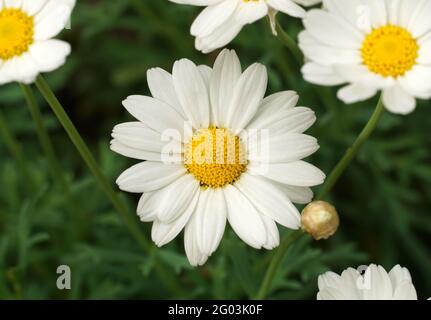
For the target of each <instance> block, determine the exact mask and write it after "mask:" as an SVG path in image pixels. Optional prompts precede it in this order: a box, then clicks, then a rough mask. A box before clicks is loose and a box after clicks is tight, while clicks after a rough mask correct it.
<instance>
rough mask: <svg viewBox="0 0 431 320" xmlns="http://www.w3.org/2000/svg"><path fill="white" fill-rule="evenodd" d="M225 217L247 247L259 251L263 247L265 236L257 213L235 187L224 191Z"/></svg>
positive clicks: (229, 186) (228, 187) (229, 187)
mask: <svg viewBox="0 0 431 320" xmlns="http://www.w3.org/2000/svg"><path fill="white" fill-rule="evenodd" d="M223 192H224V196H225V199H226V205H227V217H228V220H229V223H230V225H231V227H232V229H233V230H234V231H235V233H236V234H237V235H238V237H240V238H241V239H242V241H244V242H245V243H247V244H248V245H249V246H251V247H253V248H256V249H260V248H262V246H263V245H265V243H266V240H267V234H266V229H265V225H264V223H263V221H262V219H261V217H260V214H259V212H257V210H256V208H255V207H254V206H253V205H252V204H251V203H250V201H249V200H248V199H247V198H246V197H245V196H244V195H243V194H242V193H241V192H240V191H239V190H238V189H236V188H235V187H233V186H231V185H227V186H226V187H225V188H224V189H223Z"/></svg>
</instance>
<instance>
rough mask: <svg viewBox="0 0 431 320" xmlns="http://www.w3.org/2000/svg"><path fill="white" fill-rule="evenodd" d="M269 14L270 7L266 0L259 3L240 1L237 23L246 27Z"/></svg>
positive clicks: (258, 0) (258, 1)
mask: <svg viewBox="0 0 431 320" xmlns="http://www.w3.org/2000/svg"><path fill="white" fill-rule="evenodd" d="M267 14H268V5H267V4H266V2H265V0H257V1H248V2H244V1H240V3H239V6H238V8H237V9H236V13H235V15H236V21H238V22H239V23H240V24H242V25H245V24H249V23H253V22H255V21H257V20H259V19H261V18H263V17H264V16H266V15H267Z"/></svg>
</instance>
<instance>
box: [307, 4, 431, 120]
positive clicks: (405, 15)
mask: <svg viewBox="0 0 431 320" xmlns="http://www.w3.org/2000/svg"><path fill="white" fill-rule="evenodd" d="M323 2H324V8H325V9H316V10H311V11H309V12H308V14H307V16H306V18H305V19H304V25H305V31H303V32H302V33H301V34H300V36H299V45H300V47H301V49H302V50H303V52H304V54H305V56H306V57H307V58H308V59H309V60H310V61H309V62H308V63H307V64H306V65H305V66H304V67H303V69H302V72H303V75H304V78H305V79H306V80H308V81H309V82H312V83H315V84H320V85H329V86H332V85H341V84H345V83H347V85H346V86H344V87H343V88H341V89H340V90H339V91H338V97H339V98H340V99H341V100H343V101H344V102H345V103H354V102H358V101H363V100H366V99H369V98H371V97H373V96H374V95H375V94H376V93H377V92H378V91H383V102H384V104H385V106H386V108H387V109H388V110H389V111H391V112H393V113H398V114H408V113H410V112H412V111H413V110H414V109H415V107H416V99H415V98H421V99H429V98H430V97H431V19H430V16H431V1H429V0H386V1H375V0H354V1H353V0H352V1H345V0H324V1H323Z"/></svg>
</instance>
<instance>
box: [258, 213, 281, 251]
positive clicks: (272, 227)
mask: <svg viewBox="0 0 431 320" xmlns="http://www.w3.org/2000/svg"><path fill="white" fill-rule="evenodd" d="M260 217H261V219H262V221H263V224H264V225H265V229H266V242H265V244H264V245H263V247H264V248H265V249H267V250H272V249H274V248H276V247H278V246H279V245H280V233H279V232H278V228H277V224H276V223H275V222H274V220H272V219H271V218H268V217H267V216H265V215H261V216H260Z"/></svg>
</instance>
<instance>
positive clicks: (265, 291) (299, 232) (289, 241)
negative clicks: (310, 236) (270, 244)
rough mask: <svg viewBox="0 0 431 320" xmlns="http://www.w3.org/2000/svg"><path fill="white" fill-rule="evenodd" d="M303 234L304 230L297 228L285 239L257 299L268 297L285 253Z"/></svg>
mask: <svg viewBox="0 0 431 320" xmlns="http://www.w3.org/2000/svg"><path fill="white" fill-rule="evenodd" d="M302 235H304V232H303V231H302V230H296V231H294V232H292V233H290V234H289V235H288V236H287V237H285V238H284V239H283V241H282V242H281V244H280V246H279V247H278V249H277V251H276V252H275V253H274V255H273V257H272V259H271V262H270V264H269V267H268V269H267V271H266V273H265V277H264V278H263V282H262V284H261V286H260V289H259V292H258V294H257V295H256V298H255V299H256V300H262V299H265V298H266V296H267V295H268V292H269V290H270V289H271V285H272V280H273V279H274V277H275V275H276V273H277V270H278V268H279V266H280V264H281V262H282V261H283V258H284V255H285V254H286V252H287V250H288V249H289V248H290V246H291V245H292V244H293V243H294V242H295V241H296V240H297V239H298V238H300V237H301V236H302Z"/></svg>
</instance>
